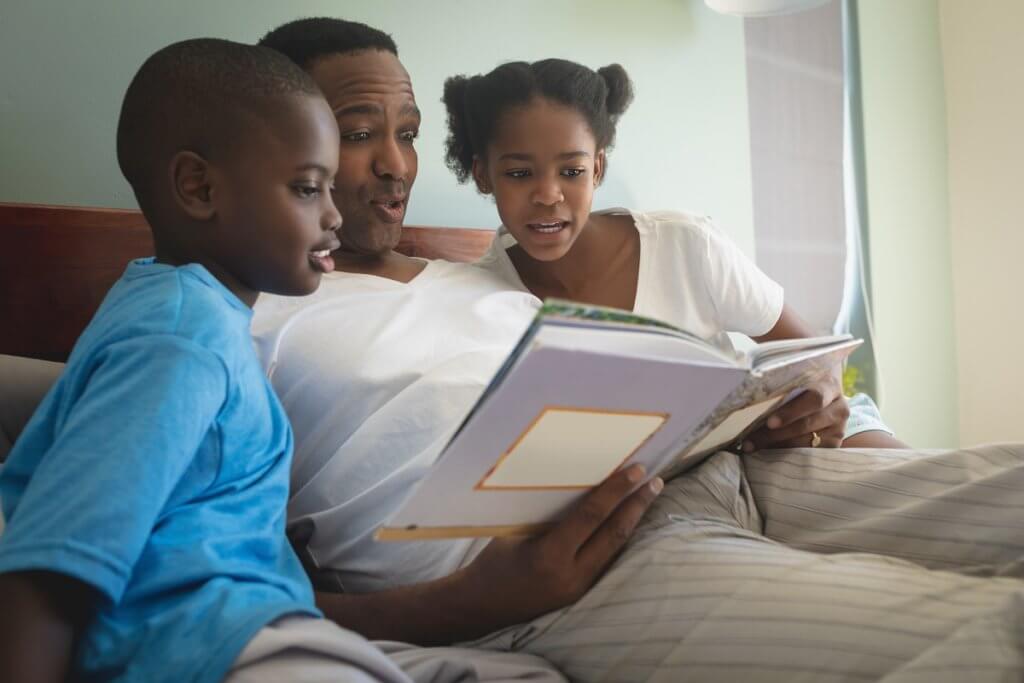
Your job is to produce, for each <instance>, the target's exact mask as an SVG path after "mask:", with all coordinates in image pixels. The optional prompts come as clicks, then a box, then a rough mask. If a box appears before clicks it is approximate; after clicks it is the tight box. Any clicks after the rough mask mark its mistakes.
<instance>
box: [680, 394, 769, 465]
mask: <svg viewBox="0 0 1024 683" xmlns="http://www.w3.org/2000/svg"><path fill="white" fill-rule="evenodd" d="M785 399H786V396H775V397H774V398H770V399H768V400H767V401H761V402H760V403H755V404H754V405H750V406H747V407H746V408H740V409H739V410H737V411H736V412H734V413H732V414H731V415H729V417H727V418H725V420H723V421H722V423H721V424H719V425H718V426H717V427H715V428H714V429H712V430H711V431H710V432H708V433H707V434H706V435H705V436H704V438H703V439H701V440H700V441H698V442H697V443H696V444H695V445H694V446H693V447H692V448H690V449H689V452H690V453H701V452H703V451H708V450H713V449H717V448H719V447H723V446H730V445H732V443H733V442H734V441H736V439H737V438H739V435H740V434H742V433H743V430H744V429H746V428H747V427H749V426H750V425H751V424H753V423H754V422H756V421H757V420H760V419H761V417H763V416H764V415H766V414H767V413H768V412H769V411H770V410H772V409H773V408H775V406H777V405H779V404H780V403H782V402H783V401H784V400H785Z"/></svg>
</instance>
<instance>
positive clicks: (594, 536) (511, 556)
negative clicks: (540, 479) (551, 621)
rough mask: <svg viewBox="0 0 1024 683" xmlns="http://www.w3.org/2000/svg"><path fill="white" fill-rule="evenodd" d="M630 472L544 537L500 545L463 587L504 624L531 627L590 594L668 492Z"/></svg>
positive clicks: (477, 563)
mask: <svg viewBox="0 0 1024 683" xmlns="http://www.w3.org/2000/svg"><path fill="white" fill-rule="evenodd" d="M644 476H645V475H644V470H643V468H642V467H641V466H639V465H633V466H630V467H628V468H626V469H624V470H620V471H618V472H616V473H615V474H613V475H612V476H610V477H609V478H608V479H607V480H606V481H605V482H604V483H602V484H601V485H600V486H598V487H597V488H595V489H594V490H593V491H591V492H590V493H589V494H588V495H587V496H586V497H585V498H584V499H583V500H582V501H581V502H580V503H579V504H578V505H577V506H576V507H575V508H574V509H573V510H572V511H571V512H570V513H569V514H568V515H567V516H566V517H565V518H564V519H563V520H562V521H561V522H559V523H558V524H557V525H556V526H554V527H552V528H551V529H549V530H548V531H547V532H546V533H544V534H542V535H540V536H534V537H526V538H496V539H494V540H493V541H491V543H490V544H489V545H488V546H487V548H485V549H484V550H483V552H481V553H480V555H479V556H478V557H477V558H476V560H474V561H473V563H472V564H470V565H469V566H468V567H467V568H466V576H465V581H466V583H465V587H466V588H467V590H469V591H471V592H477V594H478V595H480V596H481V599H482V600H483V601H486V602H487V603H489V607H490V609H492V610H493V611H494V614H495V615H501V617H500V620H501V621H502V622H504V623H505V624H514V623H519V622H523V621H529V620H530V619H533V618H535V617H537V616H540V615H542V614H545V613H546V612H550V611H552V610H555V609H558V608H560V607H565V606H566V605H570V604H572V603H574V602H576V600H578V599H579V598H581V597H582V596H583V594H584V593H586V592H587V591H588V590H589V589H590V587H591V586H592V585H593V584H594V583H595V582H596V581H597V580H598V579H599V578H600V577H601V575H602V574H603V573H604V570H605V569H606V568H607V567H608V565H609V564H610V563H611V561H612V560H613V559H615V557H616V556H617V555H618V554H619V551H620V550H622V547H623V545H625V543H626V541H627V540H629V537H630V536H631V535H632V534H633V530H634V529H635V528H636V525H637V523H639V521H640V518H641V517H642V516H643V514H644V513H645V512H646V511H647V508H649V507H650V505H651V503H653V502H654V499H655V497H656V496H657V495H658V493H660V492H661V489H662V487H663V486H664V484H663V483H662V481H661V479H659V478H654V479H652V480H651V481H649V482H647V483H646V484H642V483H641V482H643V480H644Z"/></svg>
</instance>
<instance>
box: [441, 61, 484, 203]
mask: <svg viewBox="0 0 1024 683" xmlns="http://www.w3.org/2000/svg"><path fill="white" fill-rule="evenodd" d="M469 83H470V79H469V78H466V77H465V76H452V77H451V78H448V79H447V80H445V82H444V93H443V94H442V96H441V101H442V102H444V106H445V109H447V111H448V139H447V140H446V141H445V164H447V166H448V168H450V169H451V170H452V172H454V173H455V177H456V178H458V180H459V182H460V183H464V182H466V180H468V179H469V176H470V174H471V173H472V170H473V156H474V155H475V154H476V151H475V150H474V149H473V141H472V139H471V137H470V133H469V121H468V116H467V112H466V93H467V91H468V90H469Z"/></svg>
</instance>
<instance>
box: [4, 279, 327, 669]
mask: <svg viewBox="0 0 1024 683" xmlns="http://www.w3.org/2000/svg"><path fill="white" fill-rule="evenodd" d="M251 316H252V312H251V310H250V309H249V308H248V307H247V306H245V305H244V304H243V303H242V302H241V301H240V300H239V299H238V298H237V297H235V296H234V295H233V294H232V293H231V292H229V291H228V290H227V289H226V288H225V287H224V286H223V285H222V284H220V282H218V281H217V279H216V278H214V277H213V276H212V275H210V273H209V272H208V271H207V270H206V269H205V268H203V267H202V266H199V265H196V264H191V265H187V266H183V267H173V266H168V265H163V264H157V263H154V262H153V261H152V259H143V260H139V261H135V262H133V263H131V264H130V265H129V266H128V269H127V270H126V271H125V274H124V275H123V276H122V278H121V279H120V280H119V281H118V282H117V284H115V285H114V287H113V289H111V290H110V293H109V294H108V295H107V298H106V299H105V300H104V302H103V305H102V306H101V307H100V310H99V311H98V312H97V314H96V317H95V318H94V319H93V321H92V323H90V325H89V327H88V328H87V329H86V330H85V332H84V333H83V334H82V337H81V338H80V339H79V341H78V343H77V344H76V346H75V349H74V351H73V352H72V354H71V358H70V359H69V361H68V365H67V368H66V369H65V371H64V374H63V375H62V376H61V378H60V380H59V381H58V382H57V384H56V385H55V386H54V387H53V388H52V389H51V390H50V392H49V394H47V396H46V398H45V400H44V401H43V403H42V404H41V405H40V407H39V409H38V410H37V411H36V413H35V415H34V416H33V417H32V420H31V421H30V422H29V423H28V425H27V426H26V427H25V430H24V432H23V433H22V435H21V438H19V440H18V442H17V444H15V446H14V449H13V450H12V451H11V454H10V458H9V459H8V461H7V463H6V464H5V465H4V468H3V471H2V473H0V500H2V501H3V511H4V515H5V517H6V518H7V528H6V530H5V531H4V533H3V535H2V536H0V572H11V571H17V570H31V569H45V570H50V571H54V572H59V573H61V574H66V575H69V576H72V577H75V578H77V579H79V580H81V581H83V582H85V583H86V584H88V585H90V586H93V587H94V588H95V589H96V591H97V594H98V596H99V602H98V605H97V609H96V612H95V617H94V619H93V620H92V622H91V623H90V624H89V626H88V627H87V629H86V631H85V633H84V634H83V638H82V640H81V642H80V646H79V650H78V652H77V653H76V662H75V666H76V675H75V678H76V680H78V679H84V680H116V681H147V682H155V681H174V682H176V683H177V682H180V681H220V680H222V679H223V677H224V675H225V673H226V672H227V671H228V669H229V668H230V667H231V664H232V663H233V662H234V660H235V659H236V658H237V656H238V654H239V652H240V651H241V649H242V648H243V647H244V646H245V645H246V643H248V642H249V640H250V639H251V638H252V637H253V636H254V635H255V634H256V632H257V631H258V630H259V629H260V628H261V627H263V626H265V625H266V624H267V623H268V622H270V621H272V620H274V619H276V618H278V617H280V616H282V615H285V614H294V613H304V614H310V615H319V612H317V610H316V608H315V607H314V604H313V594H312V590H311V588H310V585H309V582H308V580H307V578H306V576H305V574H304V572H303V570H302V567H301V565H300V564H299V562H298V559H297V558H296V556H295V554H294V552H293V551H292V549H291V547H290V546H289V545H288V543H287V541H286V539H285V534H284V526H285V505H286V503H287V498H288V478H289V466H290V464H291V455H292V434H291V429H290V427H289V425H288V420H287V417H286V416H285V413H284V411H283V410H282V408H281V406H280V404H279V403H278V400H277V397H276V396H275V395H274V393H273V391H272V389H271V387H270V384H269V383H268V382H267V381H266V378H265V377H264V375H263V373H262V372H261V370H260V366H259V363H258V362H257V360H256V356H255V352H254V350H253V345H252V339H251V337H250V334H249V322H250V318H251Z"/></svg>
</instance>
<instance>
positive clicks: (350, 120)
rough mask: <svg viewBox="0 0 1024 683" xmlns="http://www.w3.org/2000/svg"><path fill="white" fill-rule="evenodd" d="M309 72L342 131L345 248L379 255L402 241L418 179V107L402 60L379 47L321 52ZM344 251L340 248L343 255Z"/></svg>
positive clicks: (339, 194) (338, 195)
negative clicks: (361, 50) (348, 51)
mask: <svg viewBox="0 0 1024 683" xmlns="http://www.w3.org/2000/svg"><path fill="white" fill-rule="evenodd" d="M310 75H312V77H313V80H315V81H316V83H317V85H319V86H320V89H321V90H322V91H323V93H324V96H325V97H326V98H327V103H328V104H329V105H330V106H331V109H332V110H333V111H334V116H335V118H336V120H337V122H338V130H339V133H340V136H341V147H340V152H339V156H338V176H337V179H336V181H335V189H334V202H335V204H337V206H338V209H340V210H341V213H342V215H343V216H344V217H345V223H344V225H343V226H342V228H341V230H340V231H339V232H338V237H339V239H340V240H341V252H342V253H343V254H344V253H347V254H353V255H359V256H374V255H382V254H386V253H387V252H389V251H391V250H392V249H394V248H395V246H397V245H398V240H399V239H400V238H401V234H402V222H403V221H404V220H405V209H406V205H407V203H408V199H409V191H410V190H411V189H412V184H413V181H415V180H416V170H417V163H418V160H417V157H416V149H415V147H414V142H415V140H416V136H417V135H418V134H419V126H420V112H419V109H418V108H417V107H416V99H415V98H414V97H413V92H412V83H411V82H410V80H409V74H408V73H406V71H405V69H404V68H403V67H402V64H401V62H399V61H398V58H397V57H396V56H395V55H393V54H391V53H390V52H386V51H382V50H366V51H363V52H356V53H351V54H336V55H331V56H329V57H324V58H322V59H320V60H318V61H316V62H315V63H314V64H313V67H312V68H311V69H310ZM339 255H341V254H339Z"/></svg>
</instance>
